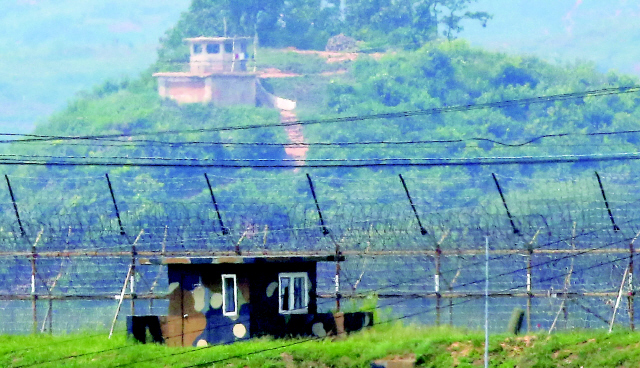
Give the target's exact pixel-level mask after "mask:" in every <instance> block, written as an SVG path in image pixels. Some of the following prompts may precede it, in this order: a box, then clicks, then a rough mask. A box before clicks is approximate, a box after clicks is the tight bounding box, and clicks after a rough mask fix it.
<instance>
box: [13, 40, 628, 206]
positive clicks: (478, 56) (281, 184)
mask: <svg viewBox="0 0 640 368" xmlns="http://www.w3.org/2000/svg"><path fill="white" fill-rule="evenodd" d="M266 54H267V55H268V56H269V59H270V60H272V63H270V64H269V63H263V64H262V66H263V67H268V66H271V65H274V66H279V67H283V69H286V68H290V69H293V71H297V72H302V73H310V72H311V73H312V72H313V71H314V70H317V71H323V70H326V66H325V64H324V63H322V62H319V59H318V57H317V56H315V55H301V54H295V53H291V52H278V51H275V50H271V51H268V52H267V53H266ZM278 55H280V57H278ZM287 65H288V66H287ZM342 67H346V68H348V72H347V73H346V74H338V75H333V76H320V75H318V74H315V75H312V76H301V77H294V78H287V79H274V80H271V81H265V84H266V85H267V86H268V87H269V88H270V89H272V90H273V91H274V92H275V93H276V94H280V95H283V96H284V97H288V98H294V99H296V100H298V103H299V106H300V108H299V109H298V110H297V114H298V117H299V118H302V119H309V118H317V119H322V118H325V117H330V116H340V115H366V114H375V113H383V112H393V111H413V110H423V109H430V108H436V107H444V106H457V105H473V104H479V103H485V102H492V101H502V100H512V99H518V98H524V97H534V96H545V95H554V94H562V93H569V92H579V91H587V90H593V89H599V88H605V87H615V86H629V85H634V84H636V83H637V80H636V79H634V78H631V77H628V76H623V75H619V74H615V73H609V74H601V73H598V72H597V71H596V70H595V68H594V66H593V65H590V64H575V65H569V66H567V67H559V66H554V65H551V64H548V63H545V62H543V61H541V60H539V59H536V58H533V57H517V56H507V55H504V54H497V53H490V52H485V51H482V50H478V49H474V48H471V47H469V46H468V44H466V43H465V42H464V41H453V42H449V41H443V42H434V43H429V44H427V45H425V46H424V47H422V48H420V49H419V50H416V51H398V52H389V53H387V54H386V55H383V56H382V57H381V58H380V57H375V58H374V57H372V56H367V55H366V54H362V55H360V57H359V58H358V60H357V61H356V62H354V63H352V64H351V65H349V64H342ZM155 68H158V67H157V66H156V67H154V69H155ZM150 74H151V72H150V71H149V72H147V73H145V74H144V76H143V77H141V78H140V79H138V80H131V81H126V80H125V81H123V82H117V83H115V82H105V83H104V84H102V85H101V86H98V87H96V88H95V89H94V90H93V91H92V92H90V93H86V94H84V95H82V96H80V97H79V98H78V99H77V100H76V101H74V102H72V103H70V104H69V106H68V107H67V108H66V109H65V110H63V111H61V112H59V113H57V114H55V115H53V116H52V117H51V118H50V120H49V122H48V123H46V124H41V125H40V126H38V128H37V129H36V131H35V133H36V134H43V135H61V136H68V135H95V134H114V133H116V134H125V135H126V134H129V133H138V132H154V131H164V130H175V129H177V130H191V131H194V130H195V132H193V133H189V134H172V135H170V134H164V135H160V136H156V135H146V136H145V135H142V136H135V137H133V138H132V140H131V141H129V142H124V143H126V144H124V145H123V144H122V142H110V144H105V142H104V141H103V142H96V141H79V142H76V143H75V144H74V145H68V144H66V143H65V142H57V141H53V143H51V142H47V143H46V144H33V143H32V144H18V143H17V144H14V145H12V147H11V149H10V150H11V153H12V154H18V155H22V154H24V155H33V154H36V155H38V154H43V153H45V152H46V154H48V155H51V156H54V157H65V156H74V157H132V158H133V157H161V158H178V159H183V158H198V159H200V160H203V162H211V161H207V160H220V159H226V160H228V159H235V160H248V161H245V163H249V164H251V163H252V162H253V163H255V162H258V161H252V160H256V159H269V160H276V162H277V161H278V160H281V159H284V158H286V157H285V156H286V155H285V153H284V149H283V147H282V146H260V145H257V146H250V145H249V146H242V145H241V146H225V145H219V144H215V143H214V144H184V143H185V142H192V141H195V142H223V143H224V142H227V143H233V142H235V143H238V142H241V143H251V142H262V143H278V142H279V143H286V142H287V138H286V134H285V132H284V129H282V128H272V129H250V130H232V131H223V132H210V133H198V129H202V128H210V127H224V126H242V125H247V124H275V123H277V122H278V121H279V120H278V119H279V117H278V114H277V112H276V111H274V110H268V109H265V108H260V107H234V108H215V107H213V106H203V105H180V106H179V105H177V104H175V103H173V102H171V101H161V100H160V99H159V97H157V94H156V91H155V81H154V80H153V79H152V78H151V77H150ZM639 115H640V109H639V108H638V97H637V95H636V94H620V95H611V96H605V97H593V98H585V99H577V100H567V101H551V102H545V103H540V104H530V105H517V106H510V107H505V108H491V109H481V110H470V111H463V112H456V113H446V114H436V115H430V116H414V117H407V118H396V119H384V120H375V119H374V120H363V121H356V122H351V123H345V124H317V125H308V126H305V127H304V129H303V134H304V137H305V141H306V142H334V143H341V142H367V141H425V140H445V141H447V140H452V139H462V140H464V141H462V142H449V143H438V144H414V145H411V144H409V145H356V146H330V147H326V146H312V147H310V150H309V152H308V158H309V159H371V158H390V157H391V158H393V157H395V158H421V157H422V158H424V157H431V158H438V157H440V158H446V157H453V158H465V157H499V156H520V155H532V156H539V155H547V154H587V153H592V152H593V149H594V148H595V147H597V148H598V152H600V153H609V152H625V151H633V150H634V149H635V147H636V145H637V143H638V137H637V135H635V134H626V135H615V136H607V135H598V136H591V137H588V136H583V134H585V133H592V132H602V131H620V130H630V129H633V127H634V124H635V123H634V122H635V121H637V119H638V117H639ZM550 133H572V134H578V135H576V136H572V137H559V138H547V139H541V140H536V141H535V142H532V143H531V144H527V145H523V146H519V147H509V146H505V145H504V144H514V143H521V142H525V141H527V140H529V139H531V138H533V137H536V136H539V135H544V134H550ZM477 137H482V138H486V139H488V140H474V138H477ZM125 140H126V139H125ZM149 140H151V141H149ZM154 141H162V142H165V143H162V142H154ZM166 142H170V143H171V144H167V143H166ZM496 142H498V143H496ZM500 142H501V143H504V144H501V143H500ZM106 143H109V142H106ZM231 163H232V162H231ZM599 167H604V166H602V165H600V164H597V163H582V164H571V165H550V166H533V165H516V166H508V167H501V168H490V167H478V166H468V167H458V168H452V167H439V168H430V169H428V170H427V171H424V170H421V169H415V168H414V169H411V168H399V169H393V170H385V171H384V172H382V171H379V169H375V168H373V169H352V170H349V169H340V170H329V169H326V170H319V171H316V172H317V173H318V175H321V176H332V177H336V178H341V177H342V178H349V179H368V178H371V177H372V176H371V175H377V176H378V177H387V178H388V177H392V176H393V175H394V174H397V173H400V172H402V173H406V174H408V175H409V176H411V175H413V176H414V177H423V178H429V180H431V181H433V183H432V184H431V187H430V188H419V189H416V191H417V193H416V197H418V198H420V199H418V201H419V203H425V204H426V203H428V204H429V208H432V209H433V208H446V207H450V206H452V205H454V204H457V205H464V206H475V205H478V204H481V203H485V202H486V201H487V200H489V198H490V200H491V201H493V200H495V196H493V195H491V196H490V197H487V196H486V193H487V188H486V187H484V188H483V187H481V186H478V185H477V183H476V182H477V179H478V178H479V177H480V178H490V174H491V172H492V171H494V172H495V171H497V172H498V173H504V174H507V176H519V177H528V178H532V177H538V178H540V177H544V178H553V177H567V176H570V177H572V178H574V179H575V178H578V177H581V176H585V177H589V180H591V177H592V175H593V169H596V168H599ZM606 168H607V169H606V170H607V172H610V173H613V172H629V171H630V170H631V167H630V166H628V165H626V166H625V165H621V164H613V163H609V164H607V165H606ZM104 171H105V168H73V169H71V168H69V169H64V170H56V171H52V170H51V169H46V168H40V169H38V168H34V167H21V168H19V169H16V170H13V171H11V172H10V174H12V175H18V176H20V175H22V176H34V175H50V174H52V173H54V172H55V173H56V174H55V175H56V176H58V175H78V174H79V173H80V172H82V173H83V174H88V175H100V174H102V173H104ZM110 171H111V172H112V173H114V174H116V175H117V174H122V175H125V176H126V177H129V178H135V177H136V176H138V175H142V173H144V175H143V177H147V178H149V179H150V180H153V181H155V182H158V183H162V182H163V181H166V179H167V178H172V180H178V179H179V178H184V180H185V182H188V181H189V179H188V178H192V177H201V176H202V173H203V172H204V171H205V170H204V169H184V168H183V169H177V168H161V169H132V168H120V169H117V168H113V169H111V170H110ZM206 171H208V172H209V173H210V174H212V173H213V174H219V175H222V176H233V177H238V178H242V177H244V178H260V177H265V176H266V177H271V178H273V179H274V180H269V181H267V182H263V183H261V184H260V185H259V187H256V186H255V184H251V185H249V184H248V183H249V182H247V181H243V180H239V181H234V180H231V181H227V182H225V183H224V184H223V183H218V184H215V183H214V187H215V189H216V190H217V191H219V192H222V196H223V197H224V198H225V200H227V198H228V200H229V201H232V202H235V201H242V199H240V198H241V197H242V196H245V197H247V196H248V197H247V198H251V201H257V202H262V201H268V202H269V203H273V202H279V201H280V200H279V199H278V198H282V199H281V200H282V201H283V202H281V203H282V204H285V203H287V201H288V203H291V196H290V194H291V193H299V194H300V195H301V197H299V198H300V199H302V200H305V201H306V200H309V199H310V197H309V195H308V187H307V185H306V182H305V181H304V180H301V175H300V173H299V172H297V171H291V170H280V171H260V170H254V171H243V170H240V171H238V170H235V171H229V170H219V169H208V170H206ZM198 180H200V179H198ZM132 182H133V183H135V182H136V181H135V180H134V181H132ZM487 183H488V184H491V183H490V182H489V181H487ZM200 184H202V183H198V185H200ZM122 185H124V186H127V185H129V184H126V183H123V184H122ZM131 185H133V184H131ZM248 185H249V186H248ZM331 185H332V186H334V185H335V187H333V188H332V189H331V190H328V191H327V192H326V193H325V192H323V189H320V190H321V192H322V196H323V197H324V200H329V201H330V202H331V203H340V202H343V201H345V200H347V198H351V199H352V200H354V197H353V195H354V193H358V194H359V195H360V196H361V197H363V198H367V199H368V200H369V201H373V202H378V201H383V202H388V201H389V200H390V199H389V198H386V199H385V197H386V196H388V195H389V191H388V190H384V189H383V188H381V187H380V185H378V184H376V183H375V182H374V181H366V182H359V183H358V182H356V181H345V182H340V183H333V184H331ZM54 187H55V185H54ZM54 187H51V186H48V187H47V188H48V189H53V188H54ZM182 188H183V189H184V188H186V187H184V184H183V187H182ZM356 188H357V189H356ZM31 189H33V190H34V191H35V192H36V193H39V192H40V191H39V189H38V188H29V190H31ZM174 189H175V188H174ZM520 189H524V190H526V189H531V188H527V187H524V188H520ZM547 189H548V190H549V191H551V190H552V188H547ZM133 193H134V191H133V189H131V190H128V189H125V190H124V192H123V195H124V198H131V197H132V196H133V197H135V198H140V196H141V194H136V195H134V194H133ZM163 193H164V194H162V195H157V194H156V195H152V197H153V198H154V200H170V199H178V198H181V199H182V200H184V199H194V200H195V199H203V198H206V197H204V196H205V195H206V191H204V187H198V189H191V190H183V191H181V192H180V194H178V191H176V190H171V188H170V187H169V186H168V184H167V186H165V187H164V191H163ZM490 193H492V194H493V189H491V191H490ZM42 195H43V196H50V194H42ZM142 196H144V194H143V195H142ZM278 196H281V197H278ZM327 196H329V197H327ZM37 198H39V197H38V195H33V196H32V199H37ZM79 198H82V197H79ZM297 200H298V199H296V201H297ZM596 200H597V198H596ZM78 202H82V199H78ZM245 202H246V201H245ZM34 205H35V202H34Z"/></svg>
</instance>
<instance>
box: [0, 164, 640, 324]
mask: <svg viewBox="0 0 640 368" xmlns="http://www.w3.org/2000/svg"><path fill="white" fill-rule="evenodd" d="M596 176H597V177H581V178H574V179H562V180H557V179H530V178H518V177H508V176H501V175H496V176H494V177H487V178H476V179H474V180H475V182H473V183H471V184H472V186H473V190H474V191H475V192H474V191H471V192H470V194H469V195H468V196H467V197H459V196H458V197H455V198H453V197H451V196H450V195H449V194H450V193H448V191H449V189H447V188H443V187H442V186H439V185H437V184H438V183H437V181H435V180H434V179H429V178H428V177H426V176H425V177H421V176H420V175H417V174H412V175H406V176H404V177H402V178H399V177H398V176H393V175H380V176H379V177H372V178H370V179H369V181H366V180H361V179H357V180H351V179H348V178H337V177H322V176H317V177H315V176H313V177H312V176H309V177H306V176H305V175H302V174H301V175H299V178H297V179H296V180H298V181H297V182H294V183H286V184H283V183H271V184H273V185H272V186H271V187H277V186H278V185H280V186H281V187H278V189H277V196H275V197H269V193H261V192H260V191H259V190H255V189H256V188H259V186H260V183H261V182H264V181H265V180H269V179H268V178H254V179H248V178H244V177H238V178H232V177H229V176H224V177H216V176H211V177H207V181H209V179H211V180H210V181H209V184H212V182H213V186H212V189H211V190H209V188H208V187H207V186H206V184H205V182H204V178H199V179H197V180H196V179H195V178H168V179H167V180H166V181H163V182H159V181H157V180H155V179H153V178H151V177H144V176H142V177H136V178H131V177H127V176H124V175H123V176H111V177H110V178H109V177H108V176H107V177H103V176H100V177H83V178H77V177H75V178H65V177H18V176H16V177H11V178H9V177H7V178H6V182H7V190H6V191H0V310H2V311H3V315H4V316H5V317H4V318H3V319H2V322H0V332H1V333H30V332H51V333H68V332H75V331H83V330H92V331H96V330H97V331H105V333H106V331H108V328H109V325H110V324H111V320H112V319H113V316H114V312H115V310H116V307H117V305H118V303H119V302H120V300H121V299H123V298H124V299H126V300H127V301H128V304H130V305H129V308H127V305H126V304H125V308H124V310H123V312H122V313H121V316H120V318H119V320H120V321H122V320H123V318H122V317H123V316H124V315H127V314H137V315H145V314H154V315H162V314H165V313H166V310H167V301H166V293H167V290H168V284H167V278H166V272H167V271H166V268H165V266H140V265H139V264H138V261H139V258H141V257H159V256H189V255H194V256H197V255H243V256H250V255H279V254H282V255H284V254H332V253H334V252H335V251H336V248H339V251H340V252H341V253H342V254H344V255H345V256H346V261H345V262H343V263H342V265H341V268H340V281H341V282H340V290H339V294H338V295H336V293H335V289H334V288H335V284H334V277H335V272H336V270H335V266H334V265H332V264H322V263H320V264H319V265H318V295H319V297H320V298H321V300H320V301H319V303H318V304H319V309H321V310H324V311H328V310H331V309H332V308H334V305H335V303H334V301H335V299H336V298H340V299H342V304H341V305H342V308H343V309H345V310H348V309H357V308H367V307H370V305H369V304H367V303H374V304H375V306H376V307H377V310H378V312H377V313H378V315H379V316H378V317H379V318H380V319H381V320H384V319H385V318H386V319H393V318H396V317H397V316H407V315H414V314H415V312H416V311H420V310H428V311H429V312H428V313H423V314H416V315H415V317H412V318H411V320H412V321H415V322H420V323H428V324H452V325H456V326H464V327H469V328H472V329H476V328H480V327H481V326H482V324H483V319H482V313H483V308H482V303H483V301H482V300H481V297H482V296H483V292H482V287H483V282H484V279H483V278H482V277H479V275H482V274H483V272H484V267H485V262H484V245H485V241H488V242H489V245H490V248H491V250H490V285H491V290H490V297H491V301H490V303H491V306H492V309H491V314H492V315H491V319H490V320H491V329H492V330H494V331H500V330H504V329H506V325H507V322H508V320H509V316H510V315H511V313H512V311H513V310H514V309H515V308H522V309H523V310H525V314H526V318H525V321H526V329H527V330H529V331H537V330H545V331H550V330H553V329H569V328H576V327H584V328H608V327H609V325H610V324H611V323H612V320H613V318H614V316H615V323H616V324H617V325H620V326H625V327H626V328H630V329H633V328H635V315H636V313H635V312H636V308H637V306H636V304H637V303H634V295H635V291H634V290H635V280H634V278H633V274H634V263H633V259H634V255H635V254H636V253H637V250H636V249H635V247H634V242H635V239H636V237H637V234H638V231H640V215H636V214H635V209H636V208H637V204H638V203H639V201H640V196H638V194H636V190H635V188H636V182H637V178H636V177H633V176H630V175H618V176H616V175H602V176H600V175H596ZM198 180H199V181H198ZM275 180H276V179H274V181H275ZM452 180H455V178H453V179H452ZM465 180H466V181H468V179H465ZM87 183H91V184H87ZM238 183H242V185H243V186H245V187H247V188H252V189H254V190H246V192H245V195H243V196H241V197H236V198H233V197H232V194H233V195H236V194H237V192H233V193H232V192H231V191H228V192H226V191H225V190H223V189H220V188H224V187H225V186H233V185H237V184H238ZM310 183H313V186H314V188H315V191H314V195H313V196H312V195H311V191H310V190H309V186H308V185H309V184H310ZM345 183H348V184H350V185H353V184H354V183H355V184H358V185H360V186H361V187H363V188H365V187H366V188H369V187H375V188H376V190H378V191H383V192H384V193H383V195H380V193H374V190H373V189H372V190H362V191H358V192H354V193H353V192H352V193H341V190H342V189H341V188H342V187H343V186H344V184H345ZM434 187H437V188H438V193H436V194H433V193H430V191H432V190H433V189H432V188H434ZM8 188H11V189H10V190H9V189H8ZM47 188H51V190H47ZM287 188H288V189H287ZM291 188H295V189H294V190H292V189H291ZM61 189H62V190H61ZM478 192H484V193H485V194H486V195H484V196H480V195H476V193H478ZM159 193H165V194H166V193H170V194H173V195H169V196H160V195H159ZM154 194H158V195H154ZM439 196H444V197H447V196H449V197H448V198H447V200H440V201H435V200H434V198H437V197H439ZM154 197H155V198H172V200H171V201H167V200H154V199H153V198H154ZM478 198H480V200H478ZM320 217H321V218H322V219H323V222H321V221H320ZM132 265H133V267H132ZM125 281H128V282H127V284H125ZM123 285H126V286H127V287H126V288H125V287H123Z"/></svg>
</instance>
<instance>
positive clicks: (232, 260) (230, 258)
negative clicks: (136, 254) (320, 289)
mask: <svg viewBox="0 0 640 368" xmlns="http://www.w3.org/2000/svg"><path fill="white" fill-rule="evenodd" d="M344 259H345V258H344V256H343V255H340V256H336V255H335V254H330V255H327V254H325V255H318V254H313V255H276V256H273V255H271V256H255V255H251V256H242V255H239V256H234V255H224V256H200V257H189V256H185V257H155V258H142V257H141V258H138V262H140V264H141V265H170V264H257V263H296V262H336V261H338V262H342V261H344Z"/></svg>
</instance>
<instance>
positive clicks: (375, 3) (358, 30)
mask: <svg viewBox="0 0 640 368" xmlns="http://www.w3.org/2000/svg"><path fill="white" fill-rule="evenodd" d="M474 1H476V0H348V2H347V5H346V12H345V19H346V24H347V27H348V28H349V29H350V31H351V33H352V35H353V36H356V37H358V38H364V39H369V40H371V39H376V38H387V39H388V41H390V42H391V43H395V44H401V45H403V46H405V47H406V48H416V47H419V46H421V45H422V44H424V43H425V42H428V41H430V40H433V39H435V38H437V37H438V30H439V28H440V26H443V27H444V29H443V31H442V34H443V35H444V36H446V37H447V39H449V40H451V39H453V38H455V35H456V34H457V33H459V32H460V31H462V25H461V22H462V21H463V20H465V19H475V20H478V21H480V22H482V23H483V25H484V24H485V23H486V22H487V21H488V20H489V19H491V15H489V14H488V13H486V12H470V11H467V8H468V6H469V5H470V3H471V2H474Z"/></svg>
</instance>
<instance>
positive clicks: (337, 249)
mask: <svg viewBox="0 0 640 368" xmlns="http://www.w3.org/2000/svg"><path fill="white" fill-rule="evenodd" d="M307 181H308V182H309V189H310V190H311V195H312V196H313V201H314V202H315V204H316V210H317V211H318V218H319V219H320V226H322V235H324V236H326V235H331V234H330V232H329V229H328V228H327V226H326V225H325V223H324V219H323V218H322V211H321V210H320V204H319V203H318V197H317V196H316V190H315V188H314V186H313V181H312V180H311V176H310V175H309V174H308V173H307ZM331 240H332V241H333V243H334V244H335V257H336V260H335V261H336V275H335V279H334V281H335V287H336V312H337V313H339V312H340V299H341V298H342V295H341V294H340V256H342V250H341V249H340V243H338V242H337V241H336V240H335V239H334V238H333V236H331Z"/></svg>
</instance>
